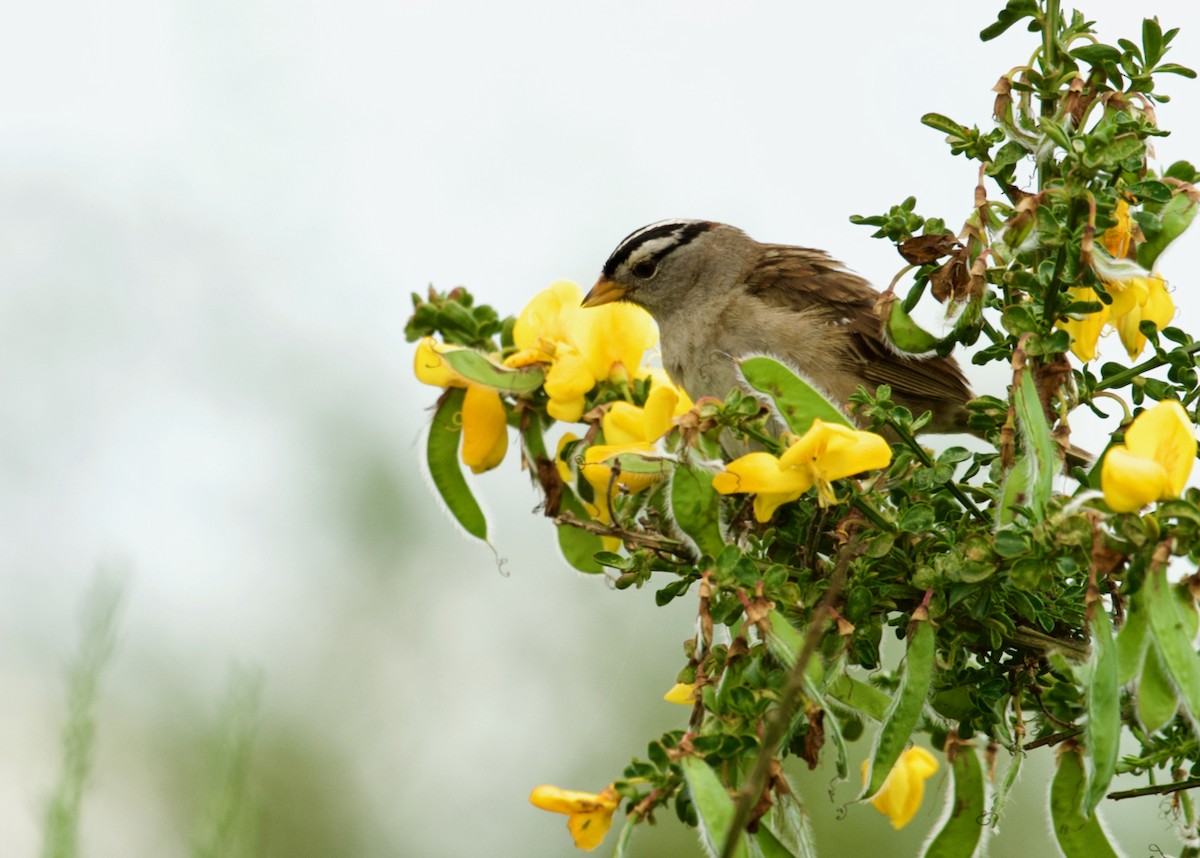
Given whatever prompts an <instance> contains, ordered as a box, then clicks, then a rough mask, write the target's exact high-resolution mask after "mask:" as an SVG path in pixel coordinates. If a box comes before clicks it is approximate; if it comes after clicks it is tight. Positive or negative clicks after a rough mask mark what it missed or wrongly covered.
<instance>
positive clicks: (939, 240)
mask: <svg viewBox="0 0 1200 858" xmlns="http://www.w3.org/2000/svg"><path fill="white" fill-rule="evenodd" d="M958 246H959V245H958V239H956V238H955V237H954V236H953V235H951V234H950V233H948V232H939V233H933V234H932V235H918V236H914V237H913V238H910V239H908V240H907V241H903V242H901V243H900V245H899V246H898V247H897V248H896V249H897V250H898V251H900V255H901V256H903V257H904V261H905V262H908V263H910V264H912V265H925V264H927V263H930V262H936V261H937V260H939V259H941V258H942V257H943V256H946V255H948V254H950V253H952V252H953V251H954V250H955V249H957V248H958Z"/></svg>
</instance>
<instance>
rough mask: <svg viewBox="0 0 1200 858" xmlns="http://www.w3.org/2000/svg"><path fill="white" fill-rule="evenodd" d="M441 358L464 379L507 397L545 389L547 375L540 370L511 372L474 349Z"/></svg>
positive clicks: (443, 355)
mask: <svg viewBox="0 0 1200 858" xmlns="http://www.w3.org/2000/svg"><path fill="white" fill-rule="evenodd" d="M441 357H442V359H443V360H444V361H446V363H448V364H450V367H451V369H453V370H454V371H455V372H457V373H458V374H459V375H461V376H462V377H463V378H466V379H469V380H471V381H474V382H476V383H478V384H483V385H486V386H488V387H494V388H495V389H496V390H500V391H503V392H505V393H517V394H521V393H530V392H532V391H534V390H537V389H538V388H539V387H541V386H542V382H543V381H545V380H546V376H545V374H544V373H543V372H542V371H541V370H540V369H539V368H537V367H524V368H522V369H509V368H508V367H506V366H500V365H498V364H494V363H492V362H491V361H490V360H488V358H487V357H486V356H485V355H482V354H480V353H479V352H477V351H475V350H473V349H448V350H446V351H444V352H441Z"/></svg>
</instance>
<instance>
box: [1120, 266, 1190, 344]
mask: <svg viewBox="0 0 1200 858" xmlns="http://www.w3.org/2000/svg"><path fill="white" fill-rule="evenodd" d="M1125 291H1126V292H1129V293H1131V294H1132V295H1133V296H1134V299H1135V300H1133V301H1129V302H1128V303H1129V304H1130V305H1131V306H1130V307H1129V309H1128V310H1126V311H1125V312H1124V313H1121V314H1118V313H1117V312H1116V306H1117V302H1116V301H1115V300H1114V301H1113V320H1114V324H1115V326H1116V328H1117V334H1118V335H1119V336H1120V337H1121V344H1122V345H1123V346H1125V351H1127V352H1128V353H1129V359H1130V360H1133V359H1135V358H1136V357H1137V356H1138V355H1140V354H1141V353H1142V349H1143V348H1145V347H1146V335H1145V334H1143V333H1142V332H1141V330H1139V328H1138V326H1139V325H1140V324H1141V323H1142V322H1143V321H1147V320H1148V321H1151V322H1153V323H1154V324H1155V325H1156V326H1157V327H1158V329H1159V330H1162V329H1163V328H1165V327H1166V326H1167V325H1168V324H1170V322H1171V319H1173V318H1174V317H1175V302H1174V301H1172V300H1171V294H1170V293H1169V292H1167V284H1166V283H1165V282H1164V281H1163V279H1162V278H1161V277H1135V278H1133V279H1131V280H1128V281H1126V283H1125Z"/></svg>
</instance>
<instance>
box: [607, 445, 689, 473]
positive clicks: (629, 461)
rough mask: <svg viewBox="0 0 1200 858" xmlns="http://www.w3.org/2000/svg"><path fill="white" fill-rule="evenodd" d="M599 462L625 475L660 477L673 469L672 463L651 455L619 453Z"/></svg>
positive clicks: (611, 454)
mask: <svg viewBox="0 0 1200 858" xmlns="http://www.w3.org/2000/svg"><path fill="white" fill-rule="evenodd" d="M597 462H604V463H605V464H608V465H613V466H615V467H617V468H618V469H620V471H621V473H623V474H644V475H650V476H659V477H661V476H662V475H663V474H665V473H666V472H667V470H668V469H669V468H670V467H671V463H670V462H669V461H668V460H666V459H664V458H663V457H662V456H656V455H653V454H651V453H629V452H620V451H618V452H614V453H610V454H609V455H607V456H605V457H603V458H602V459H597Z"/></svg>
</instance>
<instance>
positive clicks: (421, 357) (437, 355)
mask: <svg viewBox="0 0 1200 858" xmlns="http://www.w3.org/2000/svg"><path fill="white" fill-rule="evenodd" d="M454 348H459V347H458V346H447V345H445V344H443V343H439V342H438V341H437V340H435V339H434V338H433V337H422V338H421V341H420V342H419V343H417V353H416V354H415V355H414V356H413V374H414V375H416V377H417V381H419V382H421V383H423V384H431V385H433V386H434V387H466V386H467V380H466V379H465V378H463V377H462V376H461V375H459V374H458V373H457V372H455V371H454V370H452V369H451V368H450V365H449V364H448V363H446V361H445V360H443V359H442V354H444V353H445V352H447V351H450V350H451V349H454Z"/></svg>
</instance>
